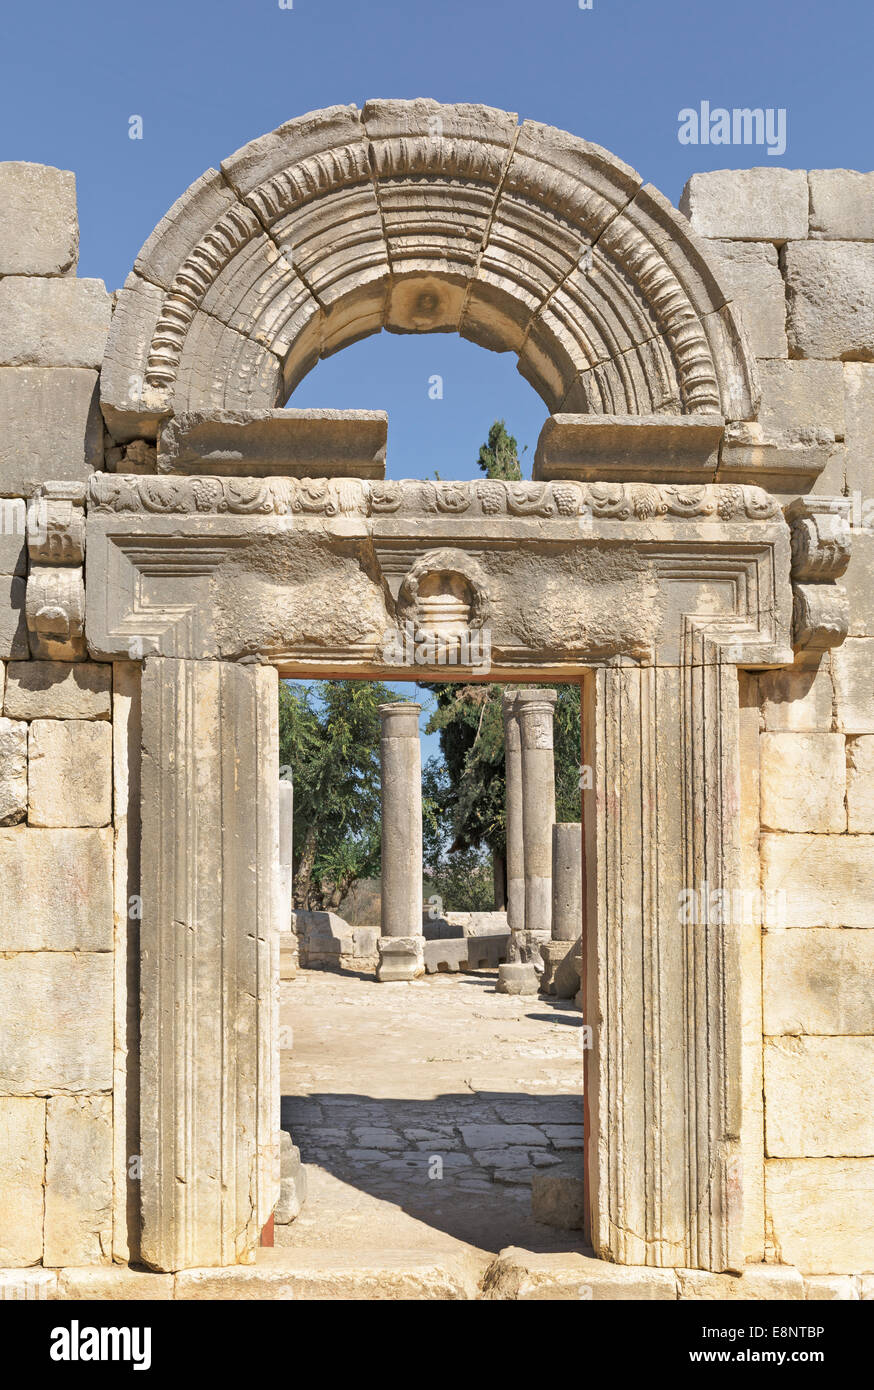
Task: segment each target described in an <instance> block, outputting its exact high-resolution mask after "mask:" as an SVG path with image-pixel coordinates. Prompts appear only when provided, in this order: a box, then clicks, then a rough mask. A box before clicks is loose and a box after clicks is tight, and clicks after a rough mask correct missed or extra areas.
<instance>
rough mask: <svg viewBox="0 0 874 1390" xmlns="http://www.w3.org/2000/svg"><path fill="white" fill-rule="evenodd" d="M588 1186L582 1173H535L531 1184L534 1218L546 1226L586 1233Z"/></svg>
mask: <svg viewBox="0 0 874 1390" xmlns="http://www.w3.org/2000/svg"><path fill="white" fill-rule="evenodd" d="M584 1189H585V1184H584V1182H583V1173H582V1163H580V1167H579V1171H562V1172H556V1170H555V1169H551V1170H550V1171H549V1172H548V1173H535V1174H534V1177H533V1179H532V1182H531V1215H532V1216H533V1217H534V1220H535V1221H538V1222H539V1223H540V1224H541V1225H542V1226H557V1227H559V1228H560V1229H561V1230H565V1231H579V1230H582V1228H583V1225H584V1224H585V1210H586V1206H585V1190H584Z"/></svg>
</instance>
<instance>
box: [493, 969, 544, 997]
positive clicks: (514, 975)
mask: <svg viewBox="0 0 874 1390" xmlns="http://www.w3.org/2000/svg"><path fill="white" fill-rule="evenodd" d="M539 988H540V983H539V979H538V975H537V971H536V970H535V969H534V966H533V965H531V964H530V963H528V962H525V963H521V964H515V963H512V962H507V963H505V964H504V965H499V966H498V982H497V984H496V985H495V990H496V992H497V993H498V994H536V993H537V991H538V990H539Z"/></svg>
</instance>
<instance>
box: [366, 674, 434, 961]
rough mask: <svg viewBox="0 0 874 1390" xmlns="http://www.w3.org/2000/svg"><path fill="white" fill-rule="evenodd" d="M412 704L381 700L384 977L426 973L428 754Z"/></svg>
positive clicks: (381, 944) (418, 707)
mask: <svg viewBox="0 0 874 1390" xmlns="http://www.w3.org/2000/svg"><path fill="white" fill-rule="evenodd" d="M421 712H422V706H421V705H417V704H412V703H406V702H404V703H401V702H398V703H396V704H390V705H380V707H379V717H380V719H381V721H382V731H381V736H380V743H379V760H380V766H381V771H382V907H381V926H380V941H379V957H380V960H379V968H378V970H377V978H378V979H380V980H414V979H416V978H417V977H418V976H419V975H421V974H422V973H423V970H424V958H423V947H424V937H423V935H422V755H421V749H420V745H419V715H420V714H421Z"/></svg>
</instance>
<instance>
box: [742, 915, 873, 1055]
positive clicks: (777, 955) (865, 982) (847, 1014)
mask: <svg viewBox="0 0 874 1390" xmlns="http://www.w3.org/2000/svg"><path fill="white" fill-rule="evenodd" d="M762 953H763V954H762V965H763V976H762V996H763V1004H764V1031H765V1034H766V1035H774V1036H777V1035H779V1034H816V1033H820V1034H836V1035H849V1034H862V1035H865V1034H874V932H870V931H848V930H845V929H843V928H831V929H829V928H817V927H809V928H807V930H805V931H799V932H794V931H785V932H766V933H765V936H764V939H763V942H762Z"/></svg>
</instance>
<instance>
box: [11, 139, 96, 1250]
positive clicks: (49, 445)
mask: <svg viewBox="0 0 874 1390" xmlns="http://www.w3.org/2000/svg"><path fill="white" fill-rule="evenodd" d="M78 241H79V233H78V223H77V217H76V195H75V180H74V177H73V175H72V174H70V173H66V172H64V171H61V170H58V169H49V168H44V167H42V166H40V165H33V164H0V1020H2V1025H0V1266H5V1267H13V1268H16V1267H21V1266H28V1265H36V1264H40V1263H42V1264H44V1265H46V1266H49V1267H52V1268H60V1267H63V1266H71V1265H95V1264H101V1263H106V1262H108V1261H109V1260H111V1258H112V1238H113V1168H114V1165H113V1081H114V1070H115V1068H116V1062H115V1058H114V1052H115V1049H114V1031H115V977H114V970H115V952H114V942H115V923H114V900H113V892H114V890H113V865H114V854H115V839H116V830H115V828H114V826H113V727H112V698H113V697H112V686H113V680H112V668H111V667H110V666H108V665H101V664H98V663H96V662H90V661H75V662H73V661H45V660H37V659H33V658H32V656H31V654H30V644H29V640H28V633H27V626H26V623H25V618H24V606H25V592H26V583H27V550H26V537H25V514H26V501H27V500H28V499H30V498H31V497H33V496H34V495H35V494H36V493H37V491H38V489H39V487H40V485H41V484H42V483H43V482H45V481H47V480H50V479H59V480H64V481H68V482H78V483H82V482H84V481H85V480H86V479H87V477H88V476H89V474H90V473H91V472H92V471H93V470H94V469H95V468H98V467H100V466H102V458H103V425H102V421H101V416H100V411H99V406H98V401H97V382H98V369H99V367H100V363H101V359H102V356H103V347H104V343H105V340H106V334H107V331H108V328H109V318H110V298H109V296H108V295H107V293H106V291H105V289H104V287H103V285H102V283H101V282H100V281H99V280H78V279H76V259H77V254H78Z"/></svg>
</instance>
